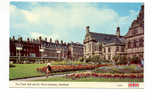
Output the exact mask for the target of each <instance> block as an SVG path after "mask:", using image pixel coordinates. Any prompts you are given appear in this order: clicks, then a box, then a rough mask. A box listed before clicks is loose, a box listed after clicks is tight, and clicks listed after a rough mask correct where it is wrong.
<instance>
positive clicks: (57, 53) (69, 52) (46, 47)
mask: <svg viewBox="0 0 152 100" xmlns="http://www.w3.org/2000/svg"><path fill="white" fill-rule="evenodd" d="M79 57H83V45H82V44H80V43H66V42H63V41H62V40H61V42H59V41H58V40H55V42H52V39H51V38H50V40H49V41H47V38H45V39H42V37H39V39H36V40H35V39H33V40H30V39H29V38H28V39H27V40H22V37H20V38H18V39H15V37H14V36H13V38H10V61H13V62H15V63H16V62H24V61H29V62H35V61H37V62H39V61H46V62H47V61H51V60H65V59H72V60H77V59H78V58H79Z"/></svg>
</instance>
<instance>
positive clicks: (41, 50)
mask: <svg viewBox="0 0 152 100" xmlns="http://www.w3.org/2000/svg"><path fill="white" fill-rule="evenodd" d="M40 52H41V60H43V59H42V53H43V52H44V49H43V48H41V49H40Z"/></svg>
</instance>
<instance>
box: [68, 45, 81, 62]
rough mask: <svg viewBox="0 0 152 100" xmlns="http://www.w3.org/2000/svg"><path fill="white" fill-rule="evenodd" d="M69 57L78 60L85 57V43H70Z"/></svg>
mask: <svg viewBox="0 0 152 100" xmlns="http://www.w3.org/2000/svg"><path fill="white" fill-rule="evenodd" d="M68 48H69V58H70V59H72V60H78V59H79V58H80V57H83V45H82V44H80V43H73V42H72V43H69V44H68Z"/></svg>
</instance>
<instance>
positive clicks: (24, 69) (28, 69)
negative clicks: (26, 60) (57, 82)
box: [9, 64, 85, 79]
mask: <svg viewBox="0 0 152 100" xmlns="http://www.w3.org/2000/svg"><path fill="white" fill-rule="evenodd" d="M14 65H15V67H12V68H10V69H9V79H17V78H26V77H33V76H40V75H45V73H41V72H38V71H37V70H36V68H38V67H43V66H46V64H14ZM84 71H85V70H80V71H68V72H57V73H53V74H67V73H73V72H75V73H79V72H84Z"/></svg>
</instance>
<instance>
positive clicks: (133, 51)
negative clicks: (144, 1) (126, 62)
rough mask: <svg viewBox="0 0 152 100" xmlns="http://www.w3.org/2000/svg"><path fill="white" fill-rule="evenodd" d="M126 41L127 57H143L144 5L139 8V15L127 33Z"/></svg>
mask: <svg viewBox="0 0 152 100" xmlns="http://www.w3.org/2000/svg"><path fill="white" fill-rule="evenodd" d="M125 39H126V52H127V56H128V57H133V56H142V57H143V55H144V5H142V6H141V10H140V13H139V15H138V17H137V19H135V20H134V21H133V22H132V24H131V27H130V28H129V30H128V33H127V34H126V36H125Z"/></svg>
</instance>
